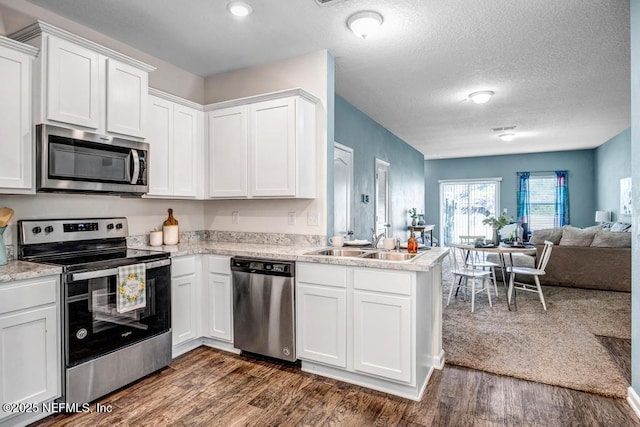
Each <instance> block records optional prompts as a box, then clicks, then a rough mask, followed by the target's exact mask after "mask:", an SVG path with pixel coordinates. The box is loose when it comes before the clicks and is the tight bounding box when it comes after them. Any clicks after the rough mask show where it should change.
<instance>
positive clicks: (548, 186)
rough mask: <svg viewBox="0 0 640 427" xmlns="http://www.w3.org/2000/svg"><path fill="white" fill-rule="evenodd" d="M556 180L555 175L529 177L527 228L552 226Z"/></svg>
mask: <svg viewBox="0 0 640 427" xmlns="http://www.w3.org/2000/svg"><path fill="white" fill-rule="evenodd" d="M556 181H557V180H556V177H555V175H531V176H530V177H529V209H530V210H529V224H528V226H529V230H531V231H535V230H541V229H543V228H553V227H554V218H555V203H556Z"/></svg>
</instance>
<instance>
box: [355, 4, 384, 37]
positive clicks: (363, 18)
mask: <svg viewBox="0 0 640 427" xmlns="http://www.w3.org/2000/svg"><path fill="white" fill-rule="evenodd" d="M381 25H382V15H380V14H379V13H378V12H374V11H371V10H366V11H362V12H357V13H354V14H353V15H351V16H350V17H349V19H348V20H347V26H348V27H349V29H350V30H351V31H353V33H354V34H355V35H356V36H358V37H362V38H363V39H366V38H367V37H369V36H371V35H373V34H374V33H376V32H377V31H378V30H379V29H380V26H381Z"/></svg>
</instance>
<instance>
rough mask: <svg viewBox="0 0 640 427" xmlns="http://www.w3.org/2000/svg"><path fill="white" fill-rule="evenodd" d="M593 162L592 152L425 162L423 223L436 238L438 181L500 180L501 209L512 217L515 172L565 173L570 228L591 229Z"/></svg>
mask: <svg viewBox="0 0 640 427" xmlns="http://www.w3.org/2000/svg"><path fill="white" fill-rule="evenodd" d="M594 158H595V153H594V150H576V151H558V152H553V153H536V154H517V155H508V156H488V157H466V158H461V159H442V160H425V162H424V171H425V183H426V185H425V204H426V220H427V223H428V224H436V229H435V230H434V235H439V233H440V224H439V221H440V215H439V197H440V194H439V191H440V190H439V185H438V181H439V180H442V179H476V178H496V177H501V178H502V183H501V185H500V205H501V209H503V208H507V210H508V214H509V215H510V216H512V217H515V215H516V192H517V189H518V181H517V177H516V172H522V171H530V172H538V171H540V172H543V171H554V170H568V171H569V209H570V211H569V214H570V219H571V224H572V225H574V226H576V227H585V226H589V225H593V224H594V218H595V206H596V203H595V179H594Z"/></svg>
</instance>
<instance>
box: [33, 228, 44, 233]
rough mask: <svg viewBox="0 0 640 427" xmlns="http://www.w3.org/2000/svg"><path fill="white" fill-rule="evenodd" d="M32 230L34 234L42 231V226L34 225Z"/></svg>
mask: <svg viewBox="0 0 640 427" xmlns="http://www.w3.org/2000/svg"><path fill="white" fill-rule="evenodd" d="M31 232H32V233H33V234H38V233H41V232H42V228H40V227H33V228H32V229H31Z"/></svg>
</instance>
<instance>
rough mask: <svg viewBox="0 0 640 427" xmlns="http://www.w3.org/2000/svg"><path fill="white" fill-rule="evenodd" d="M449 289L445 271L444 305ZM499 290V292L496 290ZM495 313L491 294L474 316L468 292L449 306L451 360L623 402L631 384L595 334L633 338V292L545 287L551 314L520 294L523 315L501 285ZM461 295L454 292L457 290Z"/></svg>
mask: <svg viewBox="0 0 640 427" xmlns="http://www.w3.org/2000/svg"><path fill="white" fill-rule="evenodd" d="M450 284H451V275H450V273H449V268H448V262H445V265H444V266H443V287H444V289H443V294H444V304H446V298H447V295H448V292H449V288H450ZM494 292H495V291H494ZM498 292H499V295H498V298H497V300H496V299H495V298H494V297H495V293H493V294H492V300H493V303H494V304H493V308H491V307H489V302H488V300H487V297H486V294H478V295H477V296H476V311H475V313H471V301H470V300H467V301H465V300H464V299H463V298H462V292H460V293H459V295H458V297H456V298H455V299H454V297H452V299H451V304H450V305H449V306H448V307H447V306H446V305H445V307H444V310H443V312H444V325H443V347H444V351H445V358H446V362H447V363H448V364H451V365H458V366H465V367H468V368H473V369H478V370H481V371H486V372H491V373H495V374H500V375H507V376H511V377H515V378H522V379H526V380H530V381H536V382H540V383H545V384H551V385H556V386H561V387H567V388H571V389H575V390H581V391H586V392H590V393H597V394H601V395H604V396H611V397H619V398H625V397H626V396H627V387H628V386H629V383H628V381H627V380H626V379H625V376H624V374H623V373H622V372H621V369H620V367H619V365H618V364H616V362H615V361H614V359H613V358H612V357H611V356H610V355H609V353H608V351H607V349H605V348H604V347H603V345H602V344H601V340H599V339H598V337H597V335H600V336H605V337H615V338H623V339H630V338H631V294H630V293H621V292H611V291H594V290H586V289H572V288H562V287H555V286H547V287H544V288H543V292H544V296H545V300H546V303H547V312H545V311H544V310H543V309H542V304H541V303H540V300H539V299H538V296H537V294H529V293H523V292H519V293H518V296H517V303H518V311H511V312H510V311H508V309H507V303H506V292H505V289H504V287H503V286H502V285H501V283H498ZM454 294H455V291H454Z"/></svg>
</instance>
